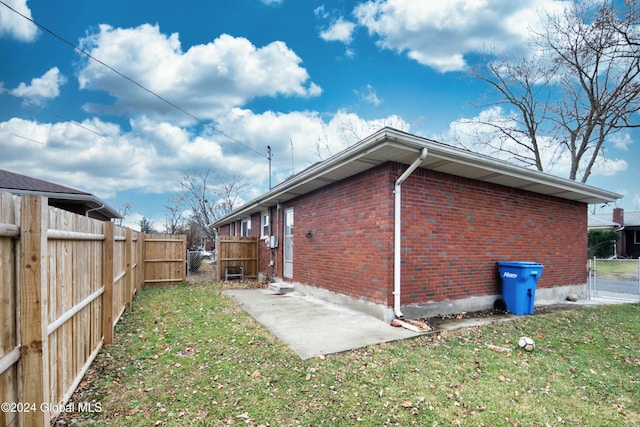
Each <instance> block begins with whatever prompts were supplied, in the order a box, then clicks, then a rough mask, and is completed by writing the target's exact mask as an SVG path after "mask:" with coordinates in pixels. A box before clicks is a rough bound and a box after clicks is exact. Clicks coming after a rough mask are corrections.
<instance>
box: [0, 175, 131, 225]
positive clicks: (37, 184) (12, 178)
mask: <svg viewBox="0 0 640 427" xmlns="http://www.w3.org/2000/svg"><path fill="white" fill-rule="evenodd" d="M0 191H5V192H7V193H11V194H15V195H22V194H37V195H40V196H46V197H47V200H48V203H49V206H53V207H56V208H59V209H64V210H66V211H69V212H73V213H76V214H78V215H86V216H88V217H90V218H94V219H99V220H101V221H111V220H112V219H120V218H122V216H121V215H120V214H119V213H118V212H117V211H116V210H115V209H113V208H112V207H111V206H109V205H108V204H106V203H105V202H103V201H102V200H100V199H99V198H98V197H96V196H94V195H93V194H91V193H87V192H85V191H80V190H76V189H75V188H70V187H65V186H64V185H59V184H55V183H53V182H49V181H44V180H42V179H38V178H33V177H30V176H26V175H21V174H18V173H14V172H9V171H7V170H2V169H0Z"/></svg>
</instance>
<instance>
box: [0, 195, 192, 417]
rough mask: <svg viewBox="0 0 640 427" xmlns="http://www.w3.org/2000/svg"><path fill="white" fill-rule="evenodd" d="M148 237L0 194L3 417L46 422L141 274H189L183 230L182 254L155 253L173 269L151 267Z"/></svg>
mask: <svg viewBox="0 0 640 427" xmlns="http://www.w3.org/2000/svg"><path fill="white" fill-rule="evenodd" d="M145 237H146V235H144V234H142V233H138V232H134V231H132V230H130V229H125V228H121V227H116V226H114V224H113V223H111V222H103V221H99V220H95V219H91V218H87V217H84V216H80V215H76V214H73V213H71V212H67V211H64V210H61V209H57V208H51V207H49V206H47V198H46V197H42V196H34V195H25V196H22V197H20V198H18V197H14V196H12V195H9V194H7V193H0V280H2V282H1V288H0V321H1V322H2V323H1V324H0V399H1V402H2V403H3V404H4V405H5V406H4V407H3V410H2V411H0V426H48V425H49V423H50V420H51V419H52V417H55V416H56V415H58V414H59V413H60V412H61V411H62V410H64V405H65V404H66V403H67V401H68V400H69V398H70V397H71V394H72V393H73V391H74V390H75V389H76V387H77V385H78V384H79V383H80V381H81V379H82V377H83V375H84V374H85V372H86V371H87V369H88V368H89V366H90V365H91V362H92V361H93V359H94V358H95V357H96V356H97V354H98V352H99V351H100V349H101V348H102V346H103V345H109V344H111V343H112V340H113V328H114V326H115V324H116V323H117V322H118V320H119V318H120V316H122V314H123V313H124V312H125V310H127V309H128V308H130V305H131V301H132V299H133V296H134V295H135V293H136V292H137V291H138V290H140V289H141V287H142V285H143V283H149V284H153V283H158V282H165V281H168V280H167V279H169V281H184V280H185V279H186V269H185V268H184V267H182V270H180V269H179V268H175V267H174V265H182V266H184V253H185V246H186V239H185V238H184V236H171V237H172V238H173V240H174V242H175V241H179V242H182V255H181V257H180V258H181V262H179V263H178V262H177V261H175V260H173V258H172V257H174V256H177V255H176V253H175V252H171V253H169V254H167V255H165V256H161V255H159V254H158V253H154V255H153V256H154V258H156V259H165V260H171V261H170V262H169V261H167V263H168V264H171V266H172V267H171V268H170V269H168V270H161V272H162V274H164V273H166V274H171V275H172V276H170V277H159V276H155V273H154V276H153V277H147V276H146V275H145V262H143V261H145V259H146V258H147V255H146V254H145V247H146V242H145ZM176 250H177V249H176ZM180 274H182V275H181V276H180V279H178V276H179V275H180ZM6 405H8V406H6ZM87 408H91V407H90V406H88V407H87ZM5 409H8V410H5Z"/></svg>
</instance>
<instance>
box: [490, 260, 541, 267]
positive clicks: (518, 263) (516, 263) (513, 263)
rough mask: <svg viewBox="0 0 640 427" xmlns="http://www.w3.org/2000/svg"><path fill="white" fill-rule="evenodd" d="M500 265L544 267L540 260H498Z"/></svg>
mask: <svg viewBox="0 0 640 427" xmlns="http://www.w3.org/2000/svg"><path fill="white" fill-rule="evenodd" d="M498 265H499V266H500V267H540V268H542V267H544V265H542V264H540V263H539V262H532V261H498Z"/></svg>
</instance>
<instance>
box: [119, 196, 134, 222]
mask: <svg viewBox="0 0 640 427" xmlns="http://www.w3.org/2000/svg"><path fill="white" fill-rule="evenodd" d="M130 210H131V203H129V202H125V203H124V204H123V205H122V207H121V208H120V212H119V213H120V216H121V218H120V219H118V225H119V226H122V223H123V222H124V219H125V218H126V217H127V214H128V213H129V211H130Z"/></svg>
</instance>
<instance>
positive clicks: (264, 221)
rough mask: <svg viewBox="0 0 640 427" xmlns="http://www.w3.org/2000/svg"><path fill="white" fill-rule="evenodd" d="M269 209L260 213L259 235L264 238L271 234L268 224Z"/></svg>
mask: <svg viewBox="0 0 640 427" xmlns="http://www.w3.org/2000/svg"><path fill="white" fill-rule="evenodd" d="M269 220H270V218H269V211H264V212H261V213H260V237H261V238H265V237H269V236H270V235H271V226H270V224H269Z"/></svg>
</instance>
